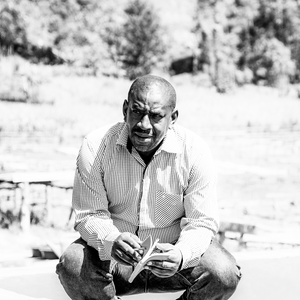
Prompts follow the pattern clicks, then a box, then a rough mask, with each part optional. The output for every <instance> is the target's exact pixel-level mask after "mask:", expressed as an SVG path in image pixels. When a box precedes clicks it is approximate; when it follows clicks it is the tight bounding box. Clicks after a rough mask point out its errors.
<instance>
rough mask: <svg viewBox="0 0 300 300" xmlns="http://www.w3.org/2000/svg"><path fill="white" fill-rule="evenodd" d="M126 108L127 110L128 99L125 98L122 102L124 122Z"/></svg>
mask: <svg viewBox="0 0 300 300" xmlns="http://www.w3.org/2000/svg"><path fill="white" fill-rule="evenodd" d="M127 110H128V101H127V100H126V99H125V100H124V102H123V117H124V121H125V122H126V116H127Z"/></svg>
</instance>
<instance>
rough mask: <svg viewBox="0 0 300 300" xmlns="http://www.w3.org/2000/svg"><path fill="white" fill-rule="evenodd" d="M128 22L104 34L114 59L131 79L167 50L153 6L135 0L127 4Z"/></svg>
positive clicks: (126, 17)
mask: <svg viewBox="0 0 300 300" xmlns="http://www.w3.org/2000/svg"><path fill="white" fill-rule="evenodd" d="M124 12H125V22H124V23H123V24H122V26H119V27H117V28H113V27H111V28H110V29H109V30H108V34H107V35H106V37H105V40H106V42H107V43H108V45H109V47H110V53H111V56H112V59H113V60H114V61H115V62H116V63H117V64H118V63H119V64H120V66H121V67H122V68H123V69H124V70H125V71H126V75H127V77H129V79H131V80H132V79H134V78H136V77H138V76H141V75H144V74H148V73H150V72H151V70H152V68H153V67H154V66H156V65H157V64H158V63H159V61H160V58H161V57H162V55H163V53H164V52H165V47H164V43H163V41H162V39H161V28H160V23H159V19H158V16H157V15H156V14H155V13H154V10H153V8H152V7H151V6H149V5H148V4H146V2H143V1H141V0H134V1H132V2H130V3H129V5H128V6H127V7H126V8H125V10H124Z"/></svg>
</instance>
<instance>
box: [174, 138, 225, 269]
mask: <svg viewBox="0 0 300 300" xmlns="http://www.w3.org/2000/svg"><path fill="white" fill-rule="evenodd" d="M190 155H191V158H192V165H191V168H190V174H189V182H188V187H187V188H186V190H185V192H184V207H185V217H183V218H182V219H181V224H180V225H181V234H180V237H179V239H178V241H177V243H176V245H177V246H178V247H179V249H180V251H181V253H182V257H183V262H182V269H184V268H189V267H193V266H196V265H197V264H198V263H199V261H200V258H201V256H202V255H203V253H204V252H205V251H206V249H207V248H208V247H209V245H210V243H211V240H212V238H213V237H214V235H215V234H216V233H217V231H218V227H219V221H218V207H217V195H216V181H217V176H216V168H215V164H214V161H213V158H212V155H211V152H210V150H209V148H208V146H207V145H206V144H205V143H204V142H201V143H197V144H196V146H195V147H193V149H192V151H191V153H190Z"/></svg>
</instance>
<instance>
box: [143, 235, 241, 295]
mask: <svg viewBox="0 0 300 300" xmlns="http://www.w3.org/2000/svg"><path fill="white" fill-rule="evenodd" d="M240 278H241V272H240V268H239V266H237V264H236V261H235V259H234V257H233V256H232V255H231V254H230V253H229V252H228V251H227V250H226V249H224V248H223V247H222V246H221V245H220V244H219V243H218V242H217V241H216V240H214V241H213V242H212V243H211V245H210V246H209V248H208V249H207V251H206V252H205V253H204V255H203V256H202V257H201V259H200V263H199V265H198V266H196V267H192V268H188V269H184V270H182V271H180V272H178V273H176V274H175V275H174V276H172V277H169V278H158V277H155V276H154V275H153V274H149V278H148V283H147V286H148V291H149V292H175V291H179V290H185V292H184V293H183V294H182V296H181V297H180V298H179V299H180V300H196V299H197V300H199V299H201V300H226V299H229V298H230V296H231V295H232V294H233V293H234V291H235V289H236V287H237V285H238V283H239V280H240Z"/></svg>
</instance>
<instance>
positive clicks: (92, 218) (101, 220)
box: [72, 138, 120, 260]
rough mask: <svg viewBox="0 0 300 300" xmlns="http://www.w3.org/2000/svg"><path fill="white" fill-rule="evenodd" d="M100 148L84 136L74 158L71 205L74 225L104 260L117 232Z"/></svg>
mask: <svg viewBox="0 0 300 300" xmlns="http://www.w3.org/2000/svg"><path fill="white" fill-rule="evenodd" d="M100 149H102V147H99V149H94V148H93V146H92V145H91V143H90V142H89V141H88V140H87V138H85V139H84V141H83V143H82V146H81V149H80V152H79V155H78V158H77V165H76V173H75V179H74V188H73V199H72V206H73V209H74V212H75V216H76V217H75V226H74V228H75V229H76V230H77V231H79V233H80V235H81V237H82V238H83V239H84V240H85V241H86V242H87V243H88V245H90V246H92V247H93V248H95V249H96V250H98V252H99V257H100V259H102V260H107V259H111V248H112V245H113V242H114V241H115V239H116V238H117V237H118V236H119V235H120V232H119V230H118V229H117V228H116V227H115V226H114V225H113V221H112V219H111V215H110V212H109V210H108V200H107V195H106V191H105V187H104V184H103V179H102V175H103V172H102V169H101V163H100V159H101V152H100ZM96 151H98V153H97V152H96Z"/></svg>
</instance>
